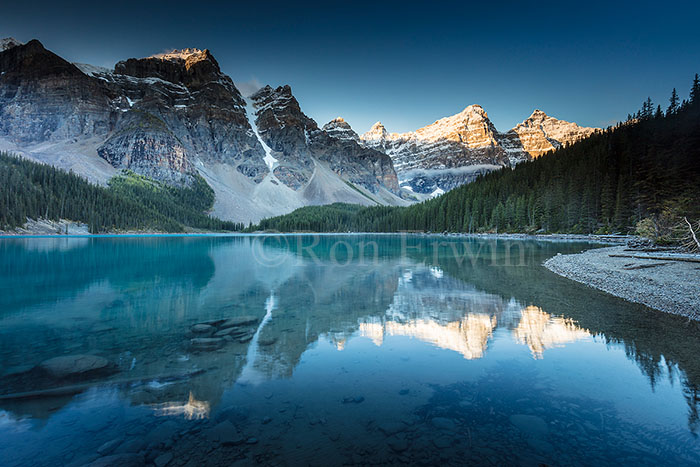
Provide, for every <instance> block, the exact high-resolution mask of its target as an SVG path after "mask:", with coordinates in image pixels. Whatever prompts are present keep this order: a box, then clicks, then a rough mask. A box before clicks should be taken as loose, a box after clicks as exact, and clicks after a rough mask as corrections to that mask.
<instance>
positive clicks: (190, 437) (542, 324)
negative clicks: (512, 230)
mask: <svg viewBox="0 0 700 467" xmlns="http://www.w3.org/2000/svg"><path fill="white" fill-rule="evenodd" d="M595 247H596V246H595V245H592V244H587V243H583V242H561V243H557V242H549V241H548V242H539V241H536V240H509V239H505V240H504V239H486V238H445V237H429V236H410V235H395V236H390V235H376V236H370V235H346V236H344V235H327V236H313V235H301V236H294V235H289V236H245V235H235V236H211V237H209V236H197V237H187V236H183V237H174V236H167V237H163V236H143V237H108V238H99V237H98V238H86V237H75V238H3V239H0V464H2V465H3V466H25V465H37V466H54V465H71V466H82V465H93V466H99V465H156V466H166V465H168V466H177V465H193V466H194V465H234V464H235V465H251V464H255V465H398V464H409V465H465V464H477V465H504V464H508V465H511V464H516V465H541V464H548V465H569V464H577V465H580V464H596V465H610V464H615V465H618V464H621V463H622V464H635V465H660V464H661V465H667V464H681V465H686V464H697V463H699V462H700V440H698V437H697V433H698V430H700V418H699V416H698V413H699V412H698V394H699V391H698V384H700V361H699V360H698V359H697V355H698V354H699V353H700V342H699V341H698V338H697V336H698V335H700V333H699V332H698V331H700V329H699V327H700V325H699V324H698V323H696V322H688V320H687V319H682V318H679V317H676V316H670V315H665V314H662V313H658V312H655V311H653V310H650V309H649V308H646V307H644V306H642V305H637V304H632V303H629V302H626V301H624V300H621V299H618V298H616V297H612V296H610V295H607V294H605V293H602V292H599V291H596V290H594V289H591V288H588V287H585V286H583V285H581V284H578V283H575V282H573V281H569V280H568V279H565V278H562V277H559V276H557V275H555V274H554V273H552V272H550V271H548V270H547V269H546V268H544V267H543V266H542V263H543V261H545V260H546V259H547V258H549V257H552V256H554V255H556V254H557V253H562V254H570V253H576V252H580V251H581V250H584V249H587V248H595Z"/></svg>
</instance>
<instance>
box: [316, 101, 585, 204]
mask: <svg viewBox="0 0 700 467" xmlns="http://www.w3.org/2000/svg"><path fill="white" fill-rule="evenodd" d="M323 129H324V130H326V132H328V133H329V134H330V135H331V136H334V137H336V138H339V139H343V140H350V141H355V142H357V143H359V144H361V145H363V146H365V147H367V148H372V149H376V150H378V151H381V152H383V153H385V154H388V155H389V156H391V158H392V160H393V162H394V168H395V169H396V172H397V174H398V178H399V181H400V184H401V186H402V187H403V188H405V189H407V190H409V191H412V192H414V193H417V194H420V195H426V194H427V195H436V194H441V193H444V192H445V191H448V190H451V189H452V188H455V187H456V186H459V185H462V184H464V183H468V182H471V181H473V180H474V179H476V177H478V176H479V175H482V174H484V173H487V172H490V171H492V170H496V169H500V168H501V167H514V166H515V165H516V164H518V163H520V162H523V161H526V160H531V159H534V158H537V157H539V156H541V155H542V154H545V153H547V152H549V151H552V150H554V149H558V148H560V147H562V146H566V145H569V144H572V143H574V142H576V141H578V140H580V139H583V138H586V137H588V136H590V135H591V134H592V133H594V132H596V131H598V129H597V128H587V127H581V126H579V125H577V124H576V123H570V122H566V121H564V120H558V119H556V118H553V117H550V116H548V115H547V114H545V113H544V112H543V111H541V110H535V111H534V112H533V113H532V115H530V117H528V118H527V119H526V120H525V121H523V122H522V123H520V124H518V125H517V126H516V127H515V128H513V129H511V130H509V131H508V132H506V133H500V132H498V131H497V130H496V127H495V126H494V125H493V123H491V121H490V120H489V117H488V115H487V113H486V111H485V110H484V109H483V107H481V106H480V105H470V106H468V107H467V108H465V109H464V110H463V111H462V112H460V113H458V114H456V115H453V116H451V117H446V118H442V119H440V120H438V121H436V122H434V123H432V124H431V125H428V126H425V127H423V128H420V129H418V130H416V131H413V132H408V133H389V132H387V130H386V128H385V127H384V125H382V123H381V122H377V123H375V124H374V125H373V126H372V128H371V129H370V130H369V131H368V132H366V133H365V134H363V135H361V136H359V135H358V134H357V133H355V131H353V129H352V128H351V127H350V125H349V124H348V123H347V122H345V120H343V119H342V118H341V117H339V118H336V119H335V120H332V121H331V122H329V123H327V124H326V125H325V126H324V127H323Z"/></svg>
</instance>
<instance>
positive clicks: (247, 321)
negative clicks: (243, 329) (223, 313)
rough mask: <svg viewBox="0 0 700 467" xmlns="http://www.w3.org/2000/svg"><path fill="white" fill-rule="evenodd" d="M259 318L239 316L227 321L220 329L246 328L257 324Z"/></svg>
mask: <svg viewBox="0 0 700 467" xmlns="http://www.w3.org/2000/svg"><path fill="white" fill-rule="evenodd" d="M257 322H258V318H257V317H255V316H249V315H248V316H237V317H235V318H231V319H227V320H226V321H225V322H223V323H222V324H220V325H219V326H218V327H219V329H226V328H234V327H238V326H246V325H252V324H256V323H257Z"/></svg>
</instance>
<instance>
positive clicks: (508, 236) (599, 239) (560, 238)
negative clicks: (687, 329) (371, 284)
mask: <svg viewBox="0 0 700 467" xmlns="http://www.w3.org/2000/svg"><path fill="white" fill-rule="evenodd" d="M56 224H58V223H56ZM61 225H64V226H65V225H66V223H61ZM69 225H70V224H69ZM42 227H43V226H42ZM52 227H53V226H52ZM86 227H87V226H86ZM56 230H57V229H51V230H47V229H43V228H40V229H36V230H31V229H18V230H15V231H3V230H0V239H3V238H92V237H155V236H163V237H166V236H167V237H206V236H213V237H226V236H247V237H251V236H309V235H322V236H347V235H377V236H382V235H410V236H415V237H446V238H481V239H495V240H537V241H551V242H566V241H571V242H589V243H598V244H606V245H618V244H624V243H626V242H627V241H629V240H631V239H634V238H637V237H635V236H629V235H593V234H588V235H586V234H522V233H457V232H454V233H437V232H405V231H404V232H265V231H256V232H158V231H152V232H148V231H146V232H142V231H128V232H106V233H99V234H92V233H89V232H87V228H85V230H82V229H70V228H69V230H68V232H67V233H66V232H65V230H61V231H56Z"/></svg>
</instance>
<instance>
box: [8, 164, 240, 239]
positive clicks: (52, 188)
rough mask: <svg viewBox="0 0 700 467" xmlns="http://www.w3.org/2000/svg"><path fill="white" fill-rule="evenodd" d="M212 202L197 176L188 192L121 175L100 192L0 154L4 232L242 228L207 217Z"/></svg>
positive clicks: (54, 170)
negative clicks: (52, 225) (58, 225)
mask: <svg viewBox="0 0 700 467" xmlns="http://www.w3.org/2000/svg"><path fill="white" fill-rule="evenodd" d="M213 202H214V191H213V190H212V189H211V187H209V185H207V183H206V182H205V181H204V179H203V178H201V177H199V176H196V177H195V181H194V183H193V184H192V186H191V187H183V188H174V187H169V186H167V185H164V184H161V183H158V182H155V181H154V180H150V179H148V178H146V177H142V176H139V175H136V174H134V173H132V172H124V173H123V174H120V175H118V176H116V177H114V178H112V179H111V180H110V182H109V186H108V187H106V188H105V187H100V186H97V185H94V184H92V183H89V182H88V181H87V180H85V179H84V178H82V177H79V176H78V175H76V174H74V173H72V172H66V171H64V170H61V169H57V168H55V167H53V166H50V165H47V164H40V163H36V162H32V161H29V160H26V159H23V158H20V157H17V156H13V155H11V154H9V153H5V152H0V229H4V230H9V229H13V228H16V227H20V226H22V225H24V224H25V223H26V222H27V219H28V218H29V219H40V218H41V219H48V220H55V221H57V220H60V219H68V220H72V221H77V222H83V223H86V224H87V225H88V228H89V231H90V232H91V233H103V232H118V231H127V230H138V231H159V232H183V231H186V230H191V229H201V230H227V231H233V230H241V229H242V228H243V225H242V224H240V223H234V222H225V221H221V220H219V219H216V218H214V217H211V216H209V215H207V214H206V211H207V210H209V209H210V208H211V206H212V205H213Z"/></svg>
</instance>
